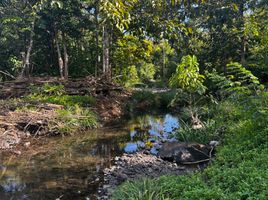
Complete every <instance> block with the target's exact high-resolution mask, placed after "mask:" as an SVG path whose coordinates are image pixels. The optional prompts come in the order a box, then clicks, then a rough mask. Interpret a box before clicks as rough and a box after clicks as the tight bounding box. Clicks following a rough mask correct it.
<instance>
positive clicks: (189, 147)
mask: <svg viewBox="0 0 268 200" xmlns="http://www.w3.org/2000/svg"><path fill="white" fill-rule="evenodd" d="M209 149H210V148H208V147H207V146H205V145H202V144H188V143H184V142H171V143H165V144H163V146H162V148H161V149H160V150H159V153H158V155H159V156H160V157H161V158H162V159H164V160H168V161H175V162H176V163H181V164H185V163H187V164H190V163H191V162H198V161H202V160H206V159H208V158H209V156H208V153H209Z"/></svg>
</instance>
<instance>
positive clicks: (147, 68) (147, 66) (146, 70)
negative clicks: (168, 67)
mask: <svg viewBox="0 0 268 200" xmlns="http://www.w3.org/2000/svg"><path fill="white" fill-rule="evenodd" d="M154 75H155V66H154V64H152V63H142V64H141V66H140V78H141V79H142V80H143V81H146V82H148V81H150V80H153V79H154Z"/></svg>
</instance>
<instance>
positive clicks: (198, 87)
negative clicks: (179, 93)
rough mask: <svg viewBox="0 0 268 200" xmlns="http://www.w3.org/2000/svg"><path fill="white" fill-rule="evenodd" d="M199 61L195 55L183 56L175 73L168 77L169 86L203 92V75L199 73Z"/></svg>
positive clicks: (191, 91) (187, 90)
mask: <svg viewBox="0 0 268 200" xmlns="http://www.w3.org/2000/svg"><path fill="white" fill-rule="evenodd" d="M198 66H199V63H198V62H197V58H196V56H190V55H188V56H184V57H182V59H181V63H180V64H179V65H178V66H177V69H176V73H175V74H174V75H173V76H172V77H171V79H170V86H171V87H176V88H181V89H182V90H184V91H186V92H189V93H194V92H198V93H200V94H202V93H204V92H205V87H204V86H203V81H204V76H203V75H201V74H200V73H199V67H198Z"/></svg>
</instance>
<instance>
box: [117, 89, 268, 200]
mask: <svg viewBox="0 0 268 200" xmlns="http://www.w3.org/2000/svg"><path fill="white" fill-rule="evenodd" d="M267 97H268V93H267V92H263V93H261V94H260V95H258V96H245V97H241V96H238V97H236V98H234V97H232V98H229V99H227V100H225V101H224V102H221V103H220V104H219V105H218V106H213V107H212V108H211V109H212V111H211V112H210V114H209V115H208V116H210V120H213V123H212V126H215V125H216V126H215V127H218V128H219V127H221V126H222V127H225V131H224V132H223V135H222V136H220V137H219V138H220V144H221V145H220V146H219V147H218V148H217V153H216V158H215V160H213V162H212V163H211V164H210V165H209V166H208V168H206V169H205V170H204V171H203V172H202V173H201V172H199V173H196V174H192V175H190V176H189V175H188V176H164V177H160V178H157V179H149V180H146V181H147V183H148V185H146V186H143V184H142V182H141V181H137V182H134V183H129V182H127V183H125V184H123V185H122V186H120V187H119V188H118V189H117V190H115V191H114V193H113V198H112V199H119V197H120V198H121V199H131V198H132V197H135V196H136V195H137V192H135V191H138V190H140V191H143V193H145V191H148V190H146V188H152V187H155V188H156V187H159V188H161V191H160V192H159V194H161V197H162V196H163V197H164V198H170V199H174V200H175V199H182V200H184V199H185V200H188V199H189V200H190V199H223V200H225V199H226V200H229V199H234V200H235V199H258V200H265V199H267V195H268V193H267V187H268V182H267V180H268V171H267V169H268V164H267V162H266V161H267V159H268V137H267V130H268V109H267V108H268V98H267ZM213 124H215V125H213ZM208 131H210V130H208ZM208 139H210V138H209V137H208ZM130 185H131V187H130ZM133 191H134V192H133ZM155 191H157V190H155ZM132 192H133V193H132ZM141 195H142V194H141Z"/></svg>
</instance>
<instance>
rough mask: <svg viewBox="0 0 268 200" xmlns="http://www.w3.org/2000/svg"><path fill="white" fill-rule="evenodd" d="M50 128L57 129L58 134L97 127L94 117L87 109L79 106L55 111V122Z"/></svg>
mask: <svg viewBox="0 0 268 200" xmlns="http://www.w3.org/2000/svg"><path fill="white" fill-rule="evenodd" d="M51 126H54V127H55V128H57V130H58V131H59V132H60V133H70V134H72V133H74V132H76V131H78V130H86V129H88V128H95V127H97V126H98V123H97V117H96V115H95V114H94V113H93V112H92V111H91V110H89V109H87V108H82V107H80V106H79V105H75V106H73V107H69V108H68V109H63V110H57V117H56V121H55V122H53V123H52V125H51Z"/></svg>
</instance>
